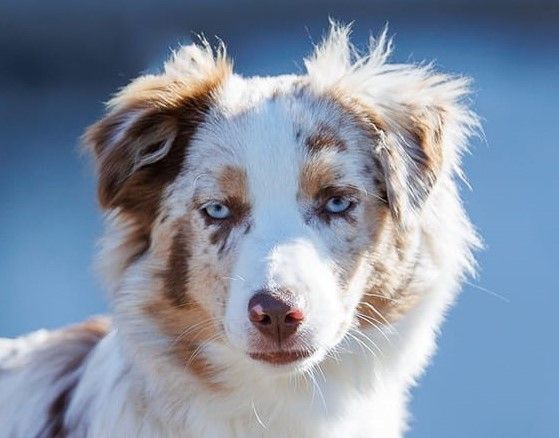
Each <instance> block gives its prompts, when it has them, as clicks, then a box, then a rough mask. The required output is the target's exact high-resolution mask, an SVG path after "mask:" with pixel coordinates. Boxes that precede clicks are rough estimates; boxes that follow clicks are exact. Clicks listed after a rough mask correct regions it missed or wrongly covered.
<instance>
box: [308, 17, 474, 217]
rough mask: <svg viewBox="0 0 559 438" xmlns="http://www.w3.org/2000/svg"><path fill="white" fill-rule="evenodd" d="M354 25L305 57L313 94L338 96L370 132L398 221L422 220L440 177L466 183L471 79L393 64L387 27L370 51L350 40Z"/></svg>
mask: <svg viewBox="0 0 559 438" xmlns="http://www.w3.org/2000/svg"><path fill="white" fill-rule="evenodd" d="M350 35H351V25H341V24H338V23H335V22H333V21H331V25H330V31H329V33H328V35H327V36H326V37H325V38H324V40H323V41H322V42H321V43H320V44H319V45H318V46H316V47H315V50H314V53H313V54H312V55H311V56H310V57H308V58H306V59H305V67H306V70H307V74H308V76H309V79H310V86H311V88H312V89H313V90H314V92H316V93H319V94H324V93H327V94H329V95H332V96H335V98H336V99H337V100H338V101H340V102H341V103H342V104H343V105H344V106H346V107H347V108H350V109H351V110H353V112H354V113H355V114H356V115H357V116H358V118H359V120H360V121H361V122H362V124H363V125H364V126H366V127H367V129H368V131H369V132H370V134H371V139H372V140H371V146H372V148H373V152H374V154H375V155H376V157H377V158H378V160H379V162H380V164H381V167H382V171H383V172H384V176H385V182H386V191H387V195H388V198H389V199H388V201H389V204H390V207H391V211H392V213H393V216H394V217H395V218H396V219H397V220H398V222H399V223H401V224H404V225H405V224H406V223H407V222H409V221H412V220H413V219H414V218H415V217H417V215H418V213H419V211H420V208H421V206H422V205H423V204H424V202H425V200H426V198H427V197H428V196H429V194H430V193H431V191H432V189H433V186H435V184H436V182H437V180H438V179H440V178H441V176H442V175H451V176H452V175H456V176H458V177H460V178H463V175H462V173H461V170H460V159H461V156H462V154H463V152H464V151H465V150H466V149H467V143H468V139H469V138H470V137H471V136H472V135H473V134H476V133H478V132H479V129H480V124H479V119H478V117H477V116H476V115H475V113H474V112H472V111H471V110H470V108H469V102H468V96H469V94H470V84H471V81H470V80H469V79H468V78H464V77H461V76H454V75H448V74H442V73H438V72H436V71H435V69H434V67H433V64H425V63H421V64H391V63H389V62H388V61H389V58H390V55H391V53H392V50H393V44H392V39H391V38H389V37H388V36H387V35H388V30H387V27H386V26H385V27H384V29H383V30H382V32H381V33H380V35H379V36H378V37H377V38H374V37H371V38H370V42H369V48H368V50H367V51H366V53H359V51H358V50H357V49H356V48H355V46H354V45H353V44H352V43H351V40H350Z"/></svg>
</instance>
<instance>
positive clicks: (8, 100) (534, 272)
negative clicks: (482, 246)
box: [0, 0, 559, 438]
mask: <svg viewBox="0 0 559 438" xmlns="http://www.w3.org/2000/svg"><path fill="white" fill-rule="evenodd" d="M328 16H331V17H335V18H336V19H339V20H342V21H346V22H349V21H355V25H354V37H355V42H356V43H357V44H358V45H361V46H362V47H364V46H365V45H366V40H367V37H368V35H369V31H372V32H373V33H378V31H379V30H380V29H381V28H382V26H383V25H384V24H385V23H386V22H389V25H390V33H393V34H395V35H396V39H395V41H396V53H395V56H394V59H395V60H396V61H399V62H408V61H412V62H416V61H422V60H424V59H427V60H435V62H436V65H437V66H438V68H440V69H441V70H443V71H446V72H458V73H463V74H466V75H469V76H472V77H473V78H474V79H475V94H474V96H473V102H474V108H475V109H476V111H478V113H479V114H480V115H481V116H482V117H483V120H484V127H485V135H486V141H485V142H484V141H481V140H478V141H474V143H473V145H472V155H471V156H467V157H466V159H465V167H466V171H467V174H468V176H469V180H470V183H471V185H472V187H473V190H472V191H468V190H467V189H465V190H464V198H465V202H466V205H467V208H468V210H469V212H470V214H471V217H472V219H473V221H474V223H475V224H476V225H477V226H478V227H479V229H480V230H481V233H482V234H483V236H484V239H485V242H486V245H487V249H486V250H485V251H483V252H481V253H480V254H479V262H480V266H481V270H480V275H479V278H478V279H476V280H472V281H471V282H470V283H471V284H469V285H466V286H465V288H464V292H463V294H462V296H461V298H460V299H459V302H458V304H457V306H456V307H455V308H454V309H453V310H452V311H451V312H450V315H449V319H448V321H447V322H446V324H445V326H444V329H443V334H442V336H441V339H440V342H439V344H440V347H439V352H438V354H437V356H436V359H435V361H434V363H433V365H432V366H431V367H430V368H429V370H428V373H427V374H426V376H425V377H424V378H423V379H422V381H421V384H420V385H419V387H418V388H417V389H415V390H414V392H413V396H414V399H413V403H412V414H413V419H412V421H411V426H412V429H411V431H410V433H409V436H410V437H416V438H418V437H429V438H434V437H454V438H456V437H468V438H471V437H557V436H559V420H558V419H559V376H558V375H559V365H558V362H559V352H558V345H559V342H558V340H557V338H558V335H559V329H558V324H557V322H558V320H559V316H558V315H559V313H558V311H559V281H558V278H559V257H558V249H557V248H558V246H559V235H558V234H559V233H558V228H559V227H558V224H559V217H558V216H559V215H558V211H559V207H558V202H559V196H558V195H559V181H558V179H559V177H558V174H559V172H558V170H557V169H558V167H559V166H558V163H559V135H558V134H557V131H558V128H559V103H558V102H559V2H557V1H551V0H549V1H545V0H541V1H529V0H510V1H508V0H492V1H482V0H453V1H447V2H443V1H436V0H432V1H421V2H420V1H409V0H408V1H405V0H391V1H390V0H378V1H374V0H345V1H337V2H336V1H330V0H327V1H319V0H298V1H293V0H284V1H282V2H273V1H271V0H260V1H248V0H237V1H226V0H206V1H203V2H202V1H188V0H174V1H157V2H155V1H151V2H150V1H147V0H113V1H111V2H94V1H89V0H87V1H84V0H82V1H79V2H76V1H72V0H51V1H48V2H46V1H40V0H37V1H33V0H18V1H15V0H13V1H11V0H3V1H1V2H0V336H17V335H20V334H22V333H25V332H27V331H30V330H34V329H38V328H41V327H47V328H53V327H57V326H59V325H62V324H67V323H70V322H74V321H78V320H80V319H82V318H84V317H86V316H88V315H90V314H94V313H99V312H103V311H104V310H105V308H106V306H105V300H104V293H103V291H102V288H101V287H100V283H99V281H98V280H97V279H96V278H95V275H94V274H93V270H92V268H91V261H92V258H93V254H94V250H95V242H96V239H97V238H98V237H99V235H100V232H101V225H102V220H101V216H100V212H99V210H98V208H97V205H96V201H95V188H94V176H93V166H92V164H91V162H90V161H89V160H88V159H87V157H83V156H81V155H80V153H79V152H78V148H77V144H78V141H77V139H78V137H79V135H80V134H81V132H82V131H83V129H84V128H85V127H86V126H87V125H88V124H90V123H92V122H93V121H94V120H95V119H96V118H97V117H99V116H100V115H101V114H102V110H103V106H102V102H103V101H106V100H107V99H108V97H109V96H110V94H111V93H112V92H114V91H115V90H116V89H117V88H118V87H121V86H123V85H125V84H126V83H127V82H128V81H129V80H130V79H131V78H132V77H134V76H135V75H137V74H138V73H140V72H143V71H146V70H147V71H149V70H154V69H156V68H157V67H159V66H160V65H161V63H162V60H163V59H164V58H165V57H167V56H168V54H169V51H170V49H171V48H176V47H177V46H178V44H179V43H184V42H190V41H191V40H192V38H193V37H194V35H193V32H198V33H204V34H205V35H206V36H207V37H208V38H210V39H211V38H212V37H213V36H214V35H218V36H219V37H221V38H222V39H223V40H224V41H226V42H227V43H228V46H229V53H230V55H231V56H232V57H233V58H234V60H235V66H236V69H237V71H238V72H240V73H243V74H246V75H256V74H258V75H267V74H277V73H286V72H299V71H302V62H301V60H302V57H303V56H304V55H306V54H308V53H309V52H310V51H311V44H312V42H313V41H314V42H317V41H319V40H320V38H321V36H322V35H323V32H324V31H325V29H326V28H327V24H328V20H327V19H328Z"/></svg>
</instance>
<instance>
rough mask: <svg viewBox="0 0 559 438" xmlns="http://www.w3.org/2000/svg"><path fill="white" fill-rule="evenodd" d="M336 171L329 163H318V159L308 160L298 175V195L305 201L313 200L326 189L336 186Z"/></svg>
mask: <svg viewBox="0 0 559 438" xmlns="http://www.w3.org/2000/svg"><path fill="white" fill-rule="evenodd" d="M337 178H338V171H337V169H336V168H335V166H333V165H332V164H330V163H324V162H322V161H320V159H319V158H318V157H314V158H311V159H310V160H308V161H307V162H306V163H305V165H304V166H303V168H302V169H301V173H300V175H299V193H300V195H301V196H302V197H303V198H305V199H315V198H316V197H317V196H318V195H319V193H320V192H321V191H322V190H323V189H325V188H326V187H331V186H334V185H335V184H336V180H337Z"/></svg>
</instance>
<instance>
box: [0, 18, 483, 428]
mask: <svg viewBox="0 0 559 438" xmlns="http://www.w3.org/2000/svg"><path fill="white" fill-rule="evenodd" d="M391 51H392V42H391V39H389V38H388V37H387V34H386V30H385V31H384V32H382V33H381V34H380V36H379V37H378V38H375V39H371V44H370V48H369V50H368V51H367V52H366V53H364V54H360V53H359V52H358V51H357V50H356V49H355V47H354V46H353V45H352V43H351V41H350V27H349V26H344V25H339V24H335V23H332V25H331V28H330V30H329V33H328V34H327V36H326V37H325V38H324V40H323V41H322V42H321V43H320V44H319V45H317V46H316V47H315V48H314V52H313V53H312V55H310V56H309V57H308V58H306V59H305V60H304V66H305V72H304V74H300V75H284V76H274V77H249V78H246V77H242V76H240V75H238V74H235V73H234V72H233V69H232V65H231V62H230V61H229V60H228V57H227V55H226V50H225V47H224V46H223V45H220V46H218V47H217V48H212V47H211V46H210V44H209V43H207V41H205V40H201V42H199V43H197V44H194V45H188V46H184V47H182V48H180V49H179V50H177V51H176V52H174V53H173V55H172V56H171V58H170V59H169V60H168V61H167V62H166V63H165V65H164V69H163V70H162V72H161V73H159V74H149V75H144V76H141V77H139V78H137V79H135V80H133V81H132V82H131V83H130V84H129V85H128V86H126V87H125V88H123V89H122V90H121V91H120V92H118V93H117V94H116V95H115V97H114V98H113V99H112V100H111V101H110V102H109V103H108V109H107V113H106V115H105V116H104V118H102V119H101V120H100V121H98V122H97V123H95V124H93V125H92V126H91V127H90V128H89V129H88V130H87V131H86V133H85V134H84V137H83V138H84V143H85V145H86V147H87V148H88V149H89V150H90V151H91V152H92V155H93V156H94V159H95V161H96V164H97V169H98V198H99V203H100V206H101V207H102V209H103V210H104V211H105V213H106V232H105V234H104V237H103V239H102V245H101V246H102V250H101V254H100V257H99V267H100V270H101V272H102V276H103V278H104V280H105V281H106V285H107V289H108V295H109V301H110V308H111V319H110V320H108V319H104V318H97V319H92V320H90V321H87V322H85V323H83V324H80V325H76V326H71V327H69V328H64V329H61V330H57V331H51V332H47V331H40V332H36V333H33V334H30V335H28V336H25V337H22V338H19V339H15V340H3V341H1V343H0V364H1V367H0V436H9V437H50V436H56V437H62V436H69V437H82V436H88V437H123V436H146V437H152V436H187V437H257V436H274V437H340V436H351V437H399V436H402V435H403V434H404V433H405V431H406V430H407V428H408V422H409V421H408V414H407V406H406V405H407V402H408V399H409V391H410V389H411V388H412V387H413V386H414V384H415V382H416V380H417V379H418V377H419V376H420V375H421V373H422V372H423V370H424V369H425V367H426V365H427V364H428V362H429V360H430V358H431V356H432V354H433V352H434V350H435V344H436V334H437V331H438V330H439V327H440V325H441V322H442V321H443V318H444V315H445V312H446V311H447V309H448V308H449V306H450V305H451V304H452V303H453V301H454V300H455V297H456V296H457V294H458V291H459V289H460V284H461V282H462V281H463V280H464V278H465V277H466V276H468V275H471V274H473V273H474V270H475V260H474V256H473V254H474V252H475V250H476V248H477V247H478V246H479V245H480V243H479V239H478V236H477V233H476V231H475V229H474V227H473V226H472V225H471V223H470V221H469V220H468V217H467V215H466V213H465V211H464V208H463V206H462V202H461V200H460V196H459V191H458V188H459V185H460V180H461V179H462V178H463V175H462V171H461V166H460V162H461V155H462V154H463V153H464V151H465V150H466V149H467V146H468V142H469V140H470V138H471V137H472V135H475V134H476V133H477V132H478V130H479V123H478V118H477V117H476V115H475V114H474V113H473V112H472V110H471V109H470V108H469V104H468V101H467V99H468V96H469V93H470V92H469V84H470V82H469V80H468V79H466V78H463V77H457V76H451V75H447V74H441V73H437V72H436V71H435V70H434V69H433V67H432V66H431V65H425V64H421V65H415V64H391V63H389V62H388V58H389V55H390V53H391Z"/></svg>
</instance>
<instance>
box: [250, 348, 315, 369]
mask: <svg viewBox="0 0 559 438" xmlns="http://www.w3.org/2000/svg"><path fill="white" fill-rule="evenodd" d="M313 353H314V352H313V351H311V350H296V351H274V352H266V353H262V352H257V353H249V355H250V357H251V358H253V359H255V360H258V361H261V362H267V363H269V364H272V365H286V364H290V363H294V362H298V361H301V360H303V359H306V358H308V357H310V356H312V354H313Z"/></svg>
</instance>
